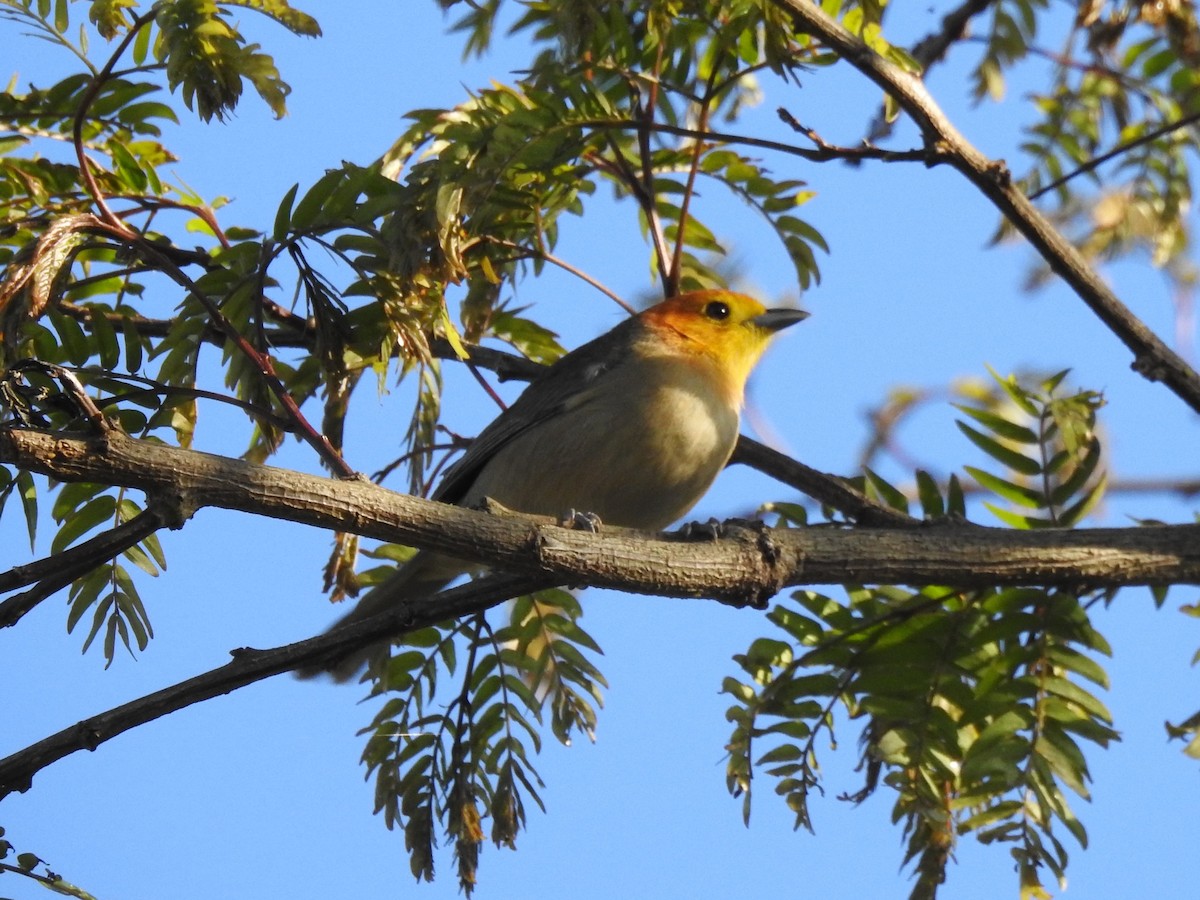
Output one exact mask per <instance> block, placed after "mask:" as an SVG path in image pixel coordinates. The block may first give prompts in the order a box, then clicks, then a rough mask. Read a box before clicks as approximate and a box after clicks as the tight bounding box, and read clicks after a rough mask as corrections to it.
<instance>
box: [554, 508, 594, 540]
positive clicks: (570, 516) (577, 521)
mask: <svg viewBox="0 0 1200 900" xmlns="http://www.w3.org/2000/svg"><path fill="white" fill-rule="evenodd" d="M558 524H559V525H561V526H562V527H563V528H573V529H575V530H576V531H589V532H591V533H592V534H595V533H596V532H598V531H599V530H600V526H601V525H603V524H604V523H603V522H601V521H600V517H599V516H598V515H596V514H595V513H594V512H579V511H578V510H574V509H568V510H567V511H566V512H565V513H563V514H562V515H561V516H559V517H558Z"/></svg>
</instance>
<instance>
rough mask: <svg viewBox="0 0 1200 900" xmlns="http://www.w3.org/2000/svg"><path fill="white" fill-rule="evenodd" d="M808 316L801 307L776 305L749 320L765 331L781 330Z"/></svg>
mask: <svg viewBox="0 0 1200 900" xmlns="http://www.w3.org/2000/svg"><path fill="white" fill-rule="evenodd" d="M808 316H809V314H808V313H806V312H805V311H804V310H802V309H786V308H784V307H778V308H776V309H768V310H767V311H766V312H765V313H763V314H762V315H760V316H755V317H754V318H753V319H752V320H751V321H753V322H754V324H755V325H757V326H758V327H759V328H762V329H765V330H766V331H782V330H783V329H785V328H787V327H789V326H791V325H795V324H796V323H797V322H803V321H804V320H805V319H807V318H808Z"/></svg>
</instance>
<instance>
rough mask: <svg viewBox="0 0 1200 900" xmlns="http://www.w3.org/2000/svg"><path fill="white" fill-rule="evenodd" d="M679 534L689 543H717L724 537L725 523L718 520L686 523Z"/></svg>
mask: <svg viewBox="0 0 1200 900" xmlns="http://www.w3.org/2000/svg"><path fill="white" fill-rule="evenodd" d="M680 533H681V534H682V535H683V537H684V538H685V539H686V540H689V541H717V540H720V539H721V538H723V537H724V536H725V523H724V522H722V521H721V520H720V519H709V520H708V521H707V522H688V523H687V524H685V525H684V526H683V528H681V529H680Z"/></svg>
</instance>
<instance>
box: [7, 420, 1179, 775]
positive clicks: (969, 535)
mask: <svg viewBox="0 0 1200 900" xmlns="http://www.w3.org/2000/svg"><path fill="white" fill-rule="evenodd" d="M747 446H749V447H751V452H761V451H756V450H754V448H753V445H750V444H748V445H747ZM763 449H765V448H763ZM0 462H7V463H12V464H15V465H18V466H21V467H23V468H26V469H31V470H34V471H38V472H41V473H43V474H46V475H49V476H51V477H54V478H57V479H59V480H62V481H80V480H84V481H99V482H103V483H108V484H113V485H122V486H125V487H131V488H138V489H141V490H145V491H148V492H151V493H153V494H155V495H156V496H164V497H166V498H168V499H169V500H170V502H171V503H172V504H173V505H174V506H175V507H176V508H177V509H178V510H180V516H181V518H180V520H182V516H186V515H188V514H189V513H190V512H191V511H193V510H196V509H199V508H201V507H203V506H218V507H222V508H226V509H235V510H239V511H242V512H247V513H252V514H256V515H264V516H271V517H274V518H279V519H286V520H289V521H294V522H299V523H302V524H307V525H312V526H316V527H321V528H329V529H331V530H342V531H351V532H354V533H358V534H362V535H366V536H369V537H376V538H380V539H383V540H393V541H401V542H403V543H408V544H412V545H415V546H418V547H425V548H436V549H437V550H438V551H440V552H445V553H448V554H453V555H454V556H460V557H463V558H468V559H475V560H479V561H481V562H484V563H487V564H489V565H492V566H494V567H496V568H497V569H501V570H511V571H514V572H516V573H518V574H515V575H506V574H496V575H493V576H489V577H487V578H483V579H480V580H478V581H476V582H473V583H472V584H469V585H465V586H463V587H461V588H455V589H452V590H450V591H445V592H442V593H440V594H435V595H433V596H431V597H426V598H421V599H419V600H416V601H413V602H411V603H408V604H405V605H403V606H398V607H397V608H395V609H393V610H390V611H389V612H387V613H385V614H382V615H380V616H376V617H375V618H373V619H370V620H365V621H364V622H362V623H359V624H358V625H356V626H355V627H353V628H346V629H344V630H338V631H335V632H333V633H330V634H326V635H321V636H319V637H316V638H311V639H309V640H306V641H300V642H298V643H295V644H290V645H287V646H284V647H278V648H274V649H271V650H249V649H243V650H238V651H235V653H234V659H233V661H232V662H230V663H228V664H226V665H224V666H222V667H220V668H218V669H214V670H212V671H210V672H207V673H205V674H202V675H199V676H196V677H195V678H191V679H188V680H186V681H183V682H180V683H179V684H176V685H173V686H171V687H168V688H165V689H163V690H161V691H157V692H155V693H153V694H150V695H147V696H146V697H143V698H141V699H138V700H134V701H132V702H130V703H127V704H124V705H123V706H120V707H117V708H115V709H112V710H110V711H108V712H106V713H103V714H101V715H99V716H95V717H93V718H90V719H86V720H84V721H82V722H80V723H78V724H76V725H74V726H72V727H70V728H67V729H64V730H63V731H61V732H59V733H57V734H55V735H52V736H51V737H49V738H46V739H45V740H42V741H40V742H38V743H36V744H34V745H32V746H30V747H28V748H26V749H24V750H22V751H19V752H18V753H15V754H13V755H12V756H10V757H8V758H7V759H5V760H0V797H2V796H4V795H5V794H6V793H10V792H12V791H23V790H26V789H27V788H28V787H29V785H30V782H31V779H32V778H33V775H34V774H35V773H36V772H38V771H39V770H40V769H42V768H44V767H45V766H47V765H50V764H51V763H53V762H54V761H56V760H58V759H61V758H63V757H64V756H67V755H69V754H71V753H74V752H75V751H77V750H81V749H95V748H96V747H97V746H98V745H99V744H101V743H103V742H104V741H107V740H108V739H110V738H112V737H113V736H115V735H117V734H120V733H122V732H124V731H128V730H129V729H131V728H134V727H136V726H138V725H141V724H144V723H146V722H149V721H152V720H153V719H155V718H158V717H159V716H162V715H165V714H167V713H170V712H173V711H175V710H178V709H182V708H183V707H185V706H188V705H191V704H192V703H196V702H199V701H202V700H206V699H209V698H212V697H216V696H219V695H221V694H225V693H228V692H230V691H232V690H235V689H237V688H239V687H242V686H244V685H247V684H250V683H253V682H255V681H258V680H261V679H263V678H267V677H270V676H272V675H277V674H279V673H281V672H286V671H290V670H293V669H296V668H299V667H303V666H313V665H320V664H321V663H323V662H324V661H326V660H327V659H330V658H336V657H338V656H340V655H342V654H344V653H346V652H348V651H350V650H352V649H354V648H357V647H361V646H363V645H365V644H369V643H372V642H374V641H376V640H379V639H383V638H386V637H390V636H395V635H396V634H399V633H403V632H405V631H407V630H412V629H415V628H421V627H425V626H427V625H429V624H433V623H435V622H440V621H445V620H447V619H453V618H456V617H460V616H463V615H468V614H472V613H477V612H481V611H483V610H486V609H488V608H490V607H491V606H494V605H496V604H497V603H500V602H503V601H504V600H505V599H507V598H509V597H513V596H517V595H519V594H523V593H528V592H530V591H533V590H537V589H539V588H543V587H548V586H551V585H556V584H587V585H596V586H603V587H609V588H615V589H618V590H625V591H630V592H635V593H649V594H659V595H665V596H673V597H708V598H714V599H718V600H721V601H724V602H728V603H732V604H736V605H753V606H756V607H761V606H765V603H766V601H767V599H768V598H769V597H770V596H772V595H773V594H774V593H776V592H777V591H779V590H780V589H782V588H783V587H785V586H789V585H800V584H827V583H846V582H849V583H884V584H897V583H899V584H943V585H948V586H956V587H962V588H972V587H984V586H991V585H1020V584H1039V585H1048V586H1049V585H1055V586H1063V587H1068V588H1073V589H1080V588H1082V587H1088V588H1095V587H1102V586H1124V585H1144V584H1160V583H1200V526H1195V525H1175V526H1158V527H1147V528H1113V529H1087V530H1076V531H1060V530H1053V529H1046V530H1037V531H1015V530H1004V529H995V528H984V527H978V526H955V525H943V526H940V527H922V528H913V527H904V528H879V529H848V530H846V529H836V528H806V529H777V530H769V529H766V528H757V527H739V526H734V527H729V528H727V529H726V536H725V537H723V538H722V539H720V540H715V541H709V540H704V541H696V540H693V539H690V538H688V537H687V536H685V535H681V534H674V535H647V534H642V533H638V532H630V531H626V530H622V529H609V530H605V531H603V532H601V533H600V534H590V533H581V532H577V531H573V530H570V529H566V528H561V527H558V526H557V525H555V524H553V523H551V522H550V520H548V519H545V518H538V517H530V516H518V515H515V514H511V513H507V512H506V511H501V514H498V515H497V514H491V515H489V514H486V513H482V512H479V511H475V510H467V509H461V508H459V507H455V506H448V505H445V504H441V503H434V502H432V501H428V500H423V499H420V498H417V497H411V496H407V495H403V494H395V493H393V492H391V491H387V490H385V489H383V488H380V487H378V486H376V485H373V484H370V483H367V482H365V481H336V480H334V479H330V478H323V477H319V476H314V475H308V474H304V473H300V472H292V471H288V470H284V469H278V468H273V467H266V466H256V465H253V464H250V463H247V462H245V461H243V460H238V459H228V458H224V457H219V456H212V455H210V454H205V453H199V452H196V451H192V450H181V449H178V448H173V447H166V446H162V445H159V444H154V443H151V442H148V441H137V440H134V439H132V438H129V437H127V436H125V435H123V434H120V433H119V432H115V431H110V432H107V433H104V434H100V435H70V434H53V433H49V432H46V431H42V430H36V429H28V428H16V427H5V428H0ZM801 474H803V473H801Z"/></svg>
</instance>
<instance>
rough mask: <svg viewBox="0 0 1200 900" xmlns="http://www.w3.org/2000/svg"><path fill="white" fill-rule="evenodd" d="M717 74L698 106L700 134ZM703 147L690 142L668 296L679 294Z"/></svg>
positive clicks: (715, 69) (699, 140)
mask: <svg viewBox="0 0 1200 900" xmlns="http://www.w3.org/2000/svg"><path fill="white" fill-rule="evenodd" d="M717 72H718V67H717V66H716V65H714V66H713V69H712V71H711V72H709V73H708V86H707V88H706V90H705V92H704V96H703V97H702V98H701V101H700V104H699V105H700V118H699V121H698V122H697V123H696V130H697V131H698V132H700V133H701V134H704V133H705V132H706V131H708V119H709V115H710V113H711V109H712V104H713V102H714V100H715V98H716V92H715V90H714V85H715V84H716V79H717ZM704 147H705V143H704V138H703V137H698V138H696V139H695V140H694V141H693V142H692V162H691V165H689V166H688V175H687V184H685V185H684V188H683V199H682V200H681V201H680V204H679V224H678V225H677V226H676V230H675V250H674V252H673V253H672V254H671V270H670V272H669V273H668V275H667V293H668V294H676V293H678V292H679V277H680V273H681V272H682V269H683V247H684V238H685V236H686V234H687V219H688V212H689V210H690V208H691V203H692V195H693V193H695V190H696V176H697V175H698V174H699V173H700V161H701V160H702V159H703V158H704Z"/></svg>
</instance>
